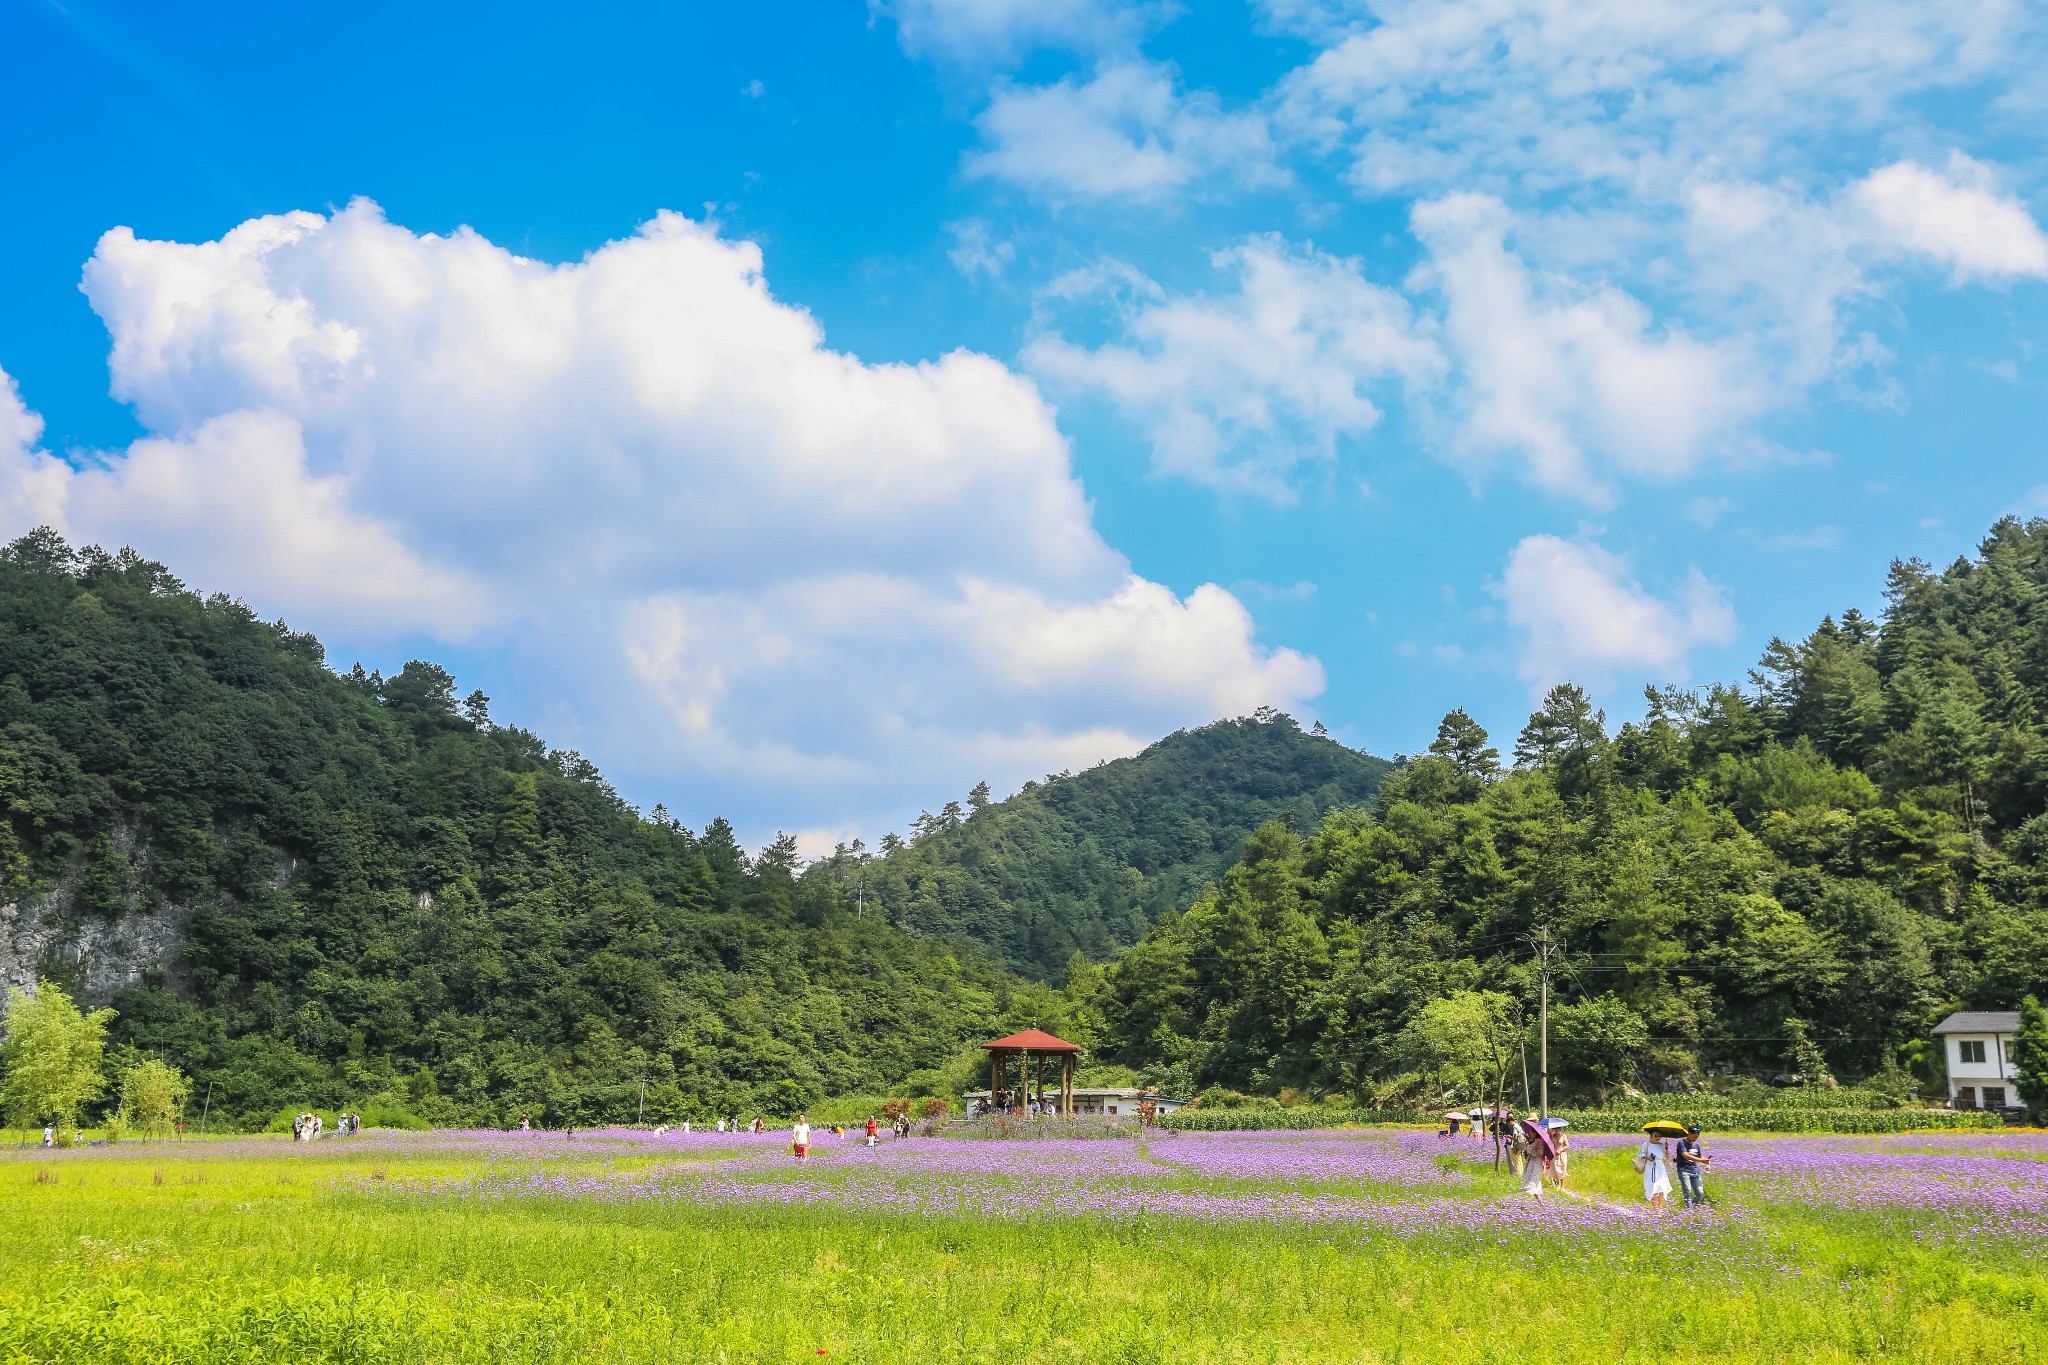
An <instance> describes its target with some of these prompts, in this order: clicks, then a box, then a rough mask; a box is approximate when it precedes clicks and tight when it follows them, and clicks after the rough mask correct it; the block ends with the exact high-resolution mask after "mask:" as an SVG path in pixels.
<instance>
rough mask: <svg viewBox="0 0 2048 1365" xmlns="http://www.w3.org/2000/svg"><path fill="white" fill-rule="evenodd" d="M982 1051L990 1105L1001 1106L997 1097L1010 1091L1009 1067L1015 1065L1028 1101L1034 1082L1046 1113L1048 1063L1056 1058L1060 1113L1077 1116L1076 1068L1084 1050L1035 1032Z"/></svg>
mask: <svg viewBox="0 0 2048 1365" xmlns="http://www.w3.org/2000/svg"><path fill="white" fill-rule="evenodd" d="M982 1047H983V1048H985V1049H987V1051H988V1091H989V1100H990V1102H991V1103H1000V1102H1001V1101H1000V1100H999V1099H998V1098H997V1097H998V1096H1000V1095H1001V1094H1002V1093H1003V1092H1004V1091H1005V1090H1008V1089H1009V1088H1010V1086H1009V1079H1010V1064H1011V1062H1013V1061H1014V1062H1015V1063H1016V1064H1017V1085H1018V1088H1019V1089H1021V1090H1022V1091H1023V1093H1024V1094H1025V1095H1026V1096H1027V1097H1028V1096H1030V1095H1031V1094H1032V1091H1033V1089H1034V1085H1033V1082H1034V1081H1035V1082H1036V1086H1035V1089H1036V1091H1037V1097H1038V1100H1039V1107H1040V1110H1041V1111H1043V1109H1044V1103H1045V1061H1046V1058H1048V1057H1057V1058H1059V1062H1060V1079H1059V1086H1060V1088H1059V1104H1060V1113H1062V1114H1071V1113H1073V1112H1074V1066H1075V1062H1076V1059H1077V1058H1079V1057H1080V1055H1081V1053H1082V1052H1083V1051H1084V1049H1082V1048H1080V1047H1077V1046H1075V1045H1074V1044H1073V1043H1069V1042H1067V1041H1065V1040H1064V1039H1060V1038H1055V1037H1053V1036H1052V1035H1051V1034H1050V1033H1046V1032H1044V1031H1043V1030H1041V1029H1035V1028H1028V1029H1025V1030H1024V1031H1023V1032H1022V1033H1013V1034H1011V1035H1010V1036H1009V1037H1007V1038H998V1039H996V1040H995V1041H994V1042H992V1043H983V1044H982Z"/></svg>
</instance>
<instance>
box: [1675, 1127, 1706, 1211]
mask: <svg viewBox="0 0 2048 1365" xmlns="http://www.w3.org/2000/svg"><path fill="white" fill-rule="evenodd" d="M1677 1155H1678V1159H1677V1160H1676V1161H1675V1162H1674V1163H1673V1164H1674V1165H1676V1166H1677V1167H1678V1202H1679V1203H1680V1205H1681V1206H1683V1207H1685V1208H1688V1209H1689V1208H1692V1207H1693V1206H1694V1205H1696V1204H1704V1203H1706V1202H1707V1171H1708V1170H1709V1169H1711V1168H1712V1166H1713V1164H1714V1159H1713V1158H1712V1157H1710V1156H1708V1155H1707V1154H1706V1153H1705V1152H1703V1151H1701V1150H1700V1130H1699V1125H1698V1124H1694V1125H1692V1126H1691V1127H1689V1128H1687V1129H1686V1130H1685V1136H1684V1137H1682V1138H1680V1139H1679V1140H1678V1154H1677Z"/></svg>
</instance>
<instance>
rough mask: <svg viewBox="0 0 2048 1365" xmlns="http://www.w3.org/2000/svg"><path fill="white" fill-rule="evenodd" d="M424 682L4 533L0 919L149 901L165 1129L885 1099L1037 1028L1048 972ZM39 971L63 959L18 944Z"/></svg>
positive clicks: (143, 1004)
mask: <svg viewBox="0 0 2048 1365" xmlns="http://www.w3.org/2000/svg"><path fill="white" fill-rule="evenodd" d="M487 707H488V701H487V699H486V698H484V697H483V696H482V695H481V694H472V695H471V696H470V697H469V698H468V699H467V700H463V701H458V700H457V698H456V694H455V689H454V683H453V680H452V679H451V678H450V677H449V676H448V674H447V673H445V672H444V671H442V670H441V669H439V668H437V667H435V666H433V665H431V664H426V663H413V664H409V665H407V666H406V668H405V669H404V671H403V672H401V673H399V674H398V675H397V676H395V677H391V678H382V677H378V676H376V675H375V674H369V675H365V674H364V673H363V672H362V670H361V669H360V668H358V669H356V670H355V671H354V673H353V674H351V675H348V676H337V675H336V674H335V673H334V672H332V671H330V670H329V669H328V668H327V667H326V666H325V663H324V660H323V656H322V652H321V648H320V645H319V644H318V642H317V641H315V640H313V639H312V638H310V637H308V636H305V635H301V634H296V633H294V632H292V631H291V630H289V629H287V628H286V627H284V626H283V625H281V624H278V625H271V624H266V623H264V622H262V621H260V620H257V619H256V618H255V617H254V616H253V615H252V614H251V613H250V612H249V611H248V610H247V609H246V608H245V607H243V606H241V605H240V604H238V603H236V602H232V601H229V600H228V599H226V598H224V597H215V598H212V599H211V600H207V601H201V600H200V599H199V598H198V597H197V596H195V595H194V594H192V593H190V592H187V591H186V590H185V589H184V588H182V587H181V586H180V585H179V584H178V583H177V582H176V580H174V579H173V578H172V577H171V576H170V575H169V573H168V572H166V571H165V570H164V569H163V568H162V567H161V566H158V565H155V564H151V563H148V562H145V561H143V560H141V559H138V558H137V557H136V556H134V555H133V554H129V553H126V552H124V553H123V554H121V555H119V556H110V555H106V554H104V553H101V552H99V551H97V550H91V551H86V552H83V553H74V552H73V551H72V550H71V549H70V548H68V547H67V546H65V545H64V544H63V542H62V541H61V540H59V539H58V538H56V537H55V536H53V535H51V534H49V533H47V532H39V533H37V534H35V535H32V536H29V537H25V538H23V539H22V540H20V541H17V542H15V543H14V544H13V545H11V546H9V547H7V548H6V550H5V551H4V552H0V814H4V818H0V902H5V903H7V904H8V905H9V908H10V913H12V912H13V910H14V908H15V907H16V906H17V905H28V904H32V903H37V904H40V905H41V906H42V907H43V912H44V915H45V918H46V919H51V920H56V921H68V922H70V923H73V924H76V923H79V922H85V923H88V924H89V923H91V922H92V921H94V920H95V919H98V920H101V921H104V922H107V923H109V924H111V923H113V922H114V921H116V920H119V921H120V922H122V923H124V924H127V925H130V926H131V927H132V926H134V925H142V924H148V923H150V922H152V921H153V920H155V919H156V918H157V917H169V918H170V919H171V920H172V921H173V922H174V923H175V924H177V925H178V926H180V930H181V935H182V944H183V946H182V950H181V952H180V953H179V954H178V955H177V957H176V958H175V960H174V961H173V962H172V963H171V964H170V966H169V970H168V971H157V972H153V973H150V974H148V975H147V976H146V977H145V979H143V980H142V981H140V982H139V983H137V984H135V985H133V986H131V987H129V988H127V989H122V990H120V991H118V992H116V993H115V994H114V996H113V998H112V1000H111V1001H110V1002H109V1003H111V1004H112V1005H113V1006H114V1007H115V1008H116V1009H117V1010H118V1011H119V1014H118V1017H117V1019H116V1020H115V1021H114V1024H113V1034H112V1039H113V1043H114V1046H115V1050H116V1053H117V1054H118V1056H117V1060H125V1061H133V1060H136V1059H137V1054H139V1053H140V1054H148V1055H153V1056H158V1057H161V1058H162V1059H164V1060H166V1061H168V1062H170V1063H172V1064H174V1065H176V1066H178V1067H179V1068H181V1069H182V1070H183V1071H185V1072H186V1073H187V1074H189V1075H190V1076H191V1077H192V1078H193V1082H194V1088H193V1091H192V1101H191V1103H190V1104H189V1105H188V1119H196V1118H198V1117H200V1116H201V1115H210V1116H211V1121H213V1122H216V1123H217V1122H218V1121H219V1120H221V1119H222V1118H223V1117H226V1118H227V1119H229V1120H230V1121H234V1120H241V1121H253V1122H257V1123H260V1122H262V1121H263V1120H264V1119H266V1118H267V1117H268V1116H269V1115H270V1114H271V1113H272V1112H274V1111H275V1110H276V1109H277V1108H278V1107H279V1106H280V1105H289V1106H293V1107H299V1108H303V1107H307V1106H309V1105H313V1104H323V1105H337V1104H348V1105H350V1106H351V1107H354V1108H370V1107H373V1106H374V1104H385V1105H390V1106H394V1107H403V1108H410V1109H412V1110H414V1111H416V1112H419V1113H422V1114H426V1115H428V1116H431V1117H436V1118H440V1119H443V1120H457V1119H460V1120H467V1121H507V1120H509V1119H511V1118H513V1117H515V1116H516V1115H517V1114H519V1113H521V1112H525V1111H530V1112H532V1113H533V1115H534V1116H535V1118H536V1120H537V1121H541V1120H545V1121H550V1122H554V1123H563V1122H573V1123H588V1122H590V1121H593V1120H594V1119H597V1118H600V1117H605V1118H613V1119H617V1118H627V1119H630V1118H632V1117H633V1115H634V1114H635V1113H636V1112H637V1111H638V1109H639V1105H640V1103H641V1086H642V1082H643V1078H644V1082H645V1103H646V1113H647V1114H648V1116H649V1117H650V1118H657V1117H681V1116H683V1115H685V1114H696V1115H697V1116H699V1117H708V1116H709V1114H710V1113H712V1112H714V1111H716V1112H736V1111H742V1110H745V1111H752V1110H754V1109H757V1108H758V1109H763V1110H767V1111H769V1112H783V1111H787V1110H791V1109H794V1108H796V1107H799V1106H801V1105H802V1104H804V1103H806V1102H807V1101H808V1100H810V1099H812V1098H815V1097H817V1096H819V1095H822V1094H827V1093H848V1092H858V1091H868V1092H873V1091H879V1090H886V1089H888V1088H891V1087H894V1086H897V1085H900V1084H901V1083H903V1082H904V1081H905V1079H906V1078H908V1077H911V1076H913V1075H914V1073H916V1072H918V1071H919V1070H921V1069H929V1068H932V1067H935V1066H938V1065H940V1064H942V1063H944V1062H947V1061H948V1060H950V1059H952V1058H953V1057H954V1056H956V1055H957V1054H958V1052H959V1051H960V1049H961V1048H962V1046H963V1045H966V1044H969V1043H972V1042H976V1041H980V1040H981V1039H984V1038H987V1037H989V1036H991V1035H992V1034H993V1033H995V1032H1000V1031H1005V1030H1007V1029H1008V1028H1010V1027H1013V1026H1016V1025H1020V1024H1022V1023H1025V1022H1028V1021H1029V1020H1030V1019H1031V1018H1033V1017H1037V1016H1041V1015H1043V1016H1045V1017H1046V1018H1048V1019H1053V1018H1056V1017H1057V1001H1056V1000H1055V999H1054V998H1053V997H1052V996H1051V993H1050V992H1049V991H1048V990H1047V989H1046V988H1044V987H1042V986H1034V985H1030V984H1028V983H1023V982H1019V981H1017V980H1016V979H1014V978H1012V977H1010V976H1008V975H1007V974H1006V973H1004V972H1003V971H1002V970H1001V969H1000V968H998V967H996V966H994V965H992V964H989V963H986V962H983V961H981V960H978V959H975V958H972V957H969V956H963V955H962V954H960V953H958V952H956V951H954V950H953V949H952V948H951V947H948V946H946V945H943V944H939V943H934V942H930V941H923V940H919V939H916V938H913V937H910V936H907V935H904V934H902V933H899V932H897V931H896V930H894V929H893V928H891V927H889V926H888V925H887V924H885V923H884V922H883V921H882V920H881V919H880V918H879V917H872V916H871V917H867V918H860V917H857V916H856V915H854V914H853V913H852V909H851V906H850V904H849V896H848V895H847V894H846V893H844V892H843V889H842V887H841V886H840V884H839V882H838V880H836V879H835V878H834V877H833V876H832V875H831V869H815V868H814V869H812V870H811V872H810V873H809V874H808V875H806V874H804V873H803V872H802V871H801V869H800V868H799V866H798V860H797V858H796V855H795V849H794V845H793V844H792V843H791V842H790V841H788V840H783V841H780V842H778V843H777V844H775V845H774V846H772V847H770V848H769V849H767V850H766V851H764V852H763V853H762V854H760V855H759V856H757V857H755V858H753V859H751V860H749V859H748V858H746V857H745V856H743V854H742V851H741V849H740V848H739V846H738V845H737V844H736V843H735V841H734V839H733V836H732V832H731V830H730V829H729V828H728V827H727V826H726V824H725V823H724V822H723V821H714V822H713V823H712V824H711V825H710V826H709V827H708V828H707V829H705V830H704V831H703V832H702V833H693V832H692V831H690V830H688V829H685V828H683V827H682V826H681V825H680V824H677V823H676V822H674V821H672V820H670V819H668V818H667V816H666V815H665V813H663V812H661V811H659V810H657V811H656V813H655V818H652V819H642V818H640V817H639V816H637V815H636V814H635V813H634V812H633V811H632V810H631V809H629V808H628V807H627V806H626V805H624V803H622V802H621V801H620V800H619V798H618V797H617V796H616V795H615V794H614V793H613V792H612V791H611V790H610V789H609V788H608V787H607V786H606V785H605V784H604V782H603V781H602V780H601V779H600V777H599V776H598V774H597V773H596V771H595V770H594V769H593V768H592V767H591V765H590V764H589V763H587V762H586V761H584V760H583V759H581V758H579V757H578V756H577V755H575V754H573V753H563V752H557V751H551V750H549V749H548V748H547V746H546V745H544V744H543V743H542V742H541V741H540V740H539V739H538V738H536V737H535V736H534V735H532V734H529V733H527V732H525V731H523V730H519V729H515V728H510V727H505V726H499V725H494V724H492V723H491V722H490V719H489V715H488V709H487ZM46 956H49V957H50V958H52V960H50V961H46V962H44V963H42V964H40V967H41V969H42V971H43V973H44V974H45V975H48V976H51V977H54V978H56V979H57V980H58V981H59V982H60V983H64V982H70V983H71V984H73V985H74V987H75V986H76V985H77V981H76V980H75V979H74V978H75V977H77V976H79V975H81V974H82V972H83V967H82V966H81V964H80V963H78V962H77V961H74V960H73V959H72V958H71V957H70V955H69V954H67V953H62V952H46Z"/></svg>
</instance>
